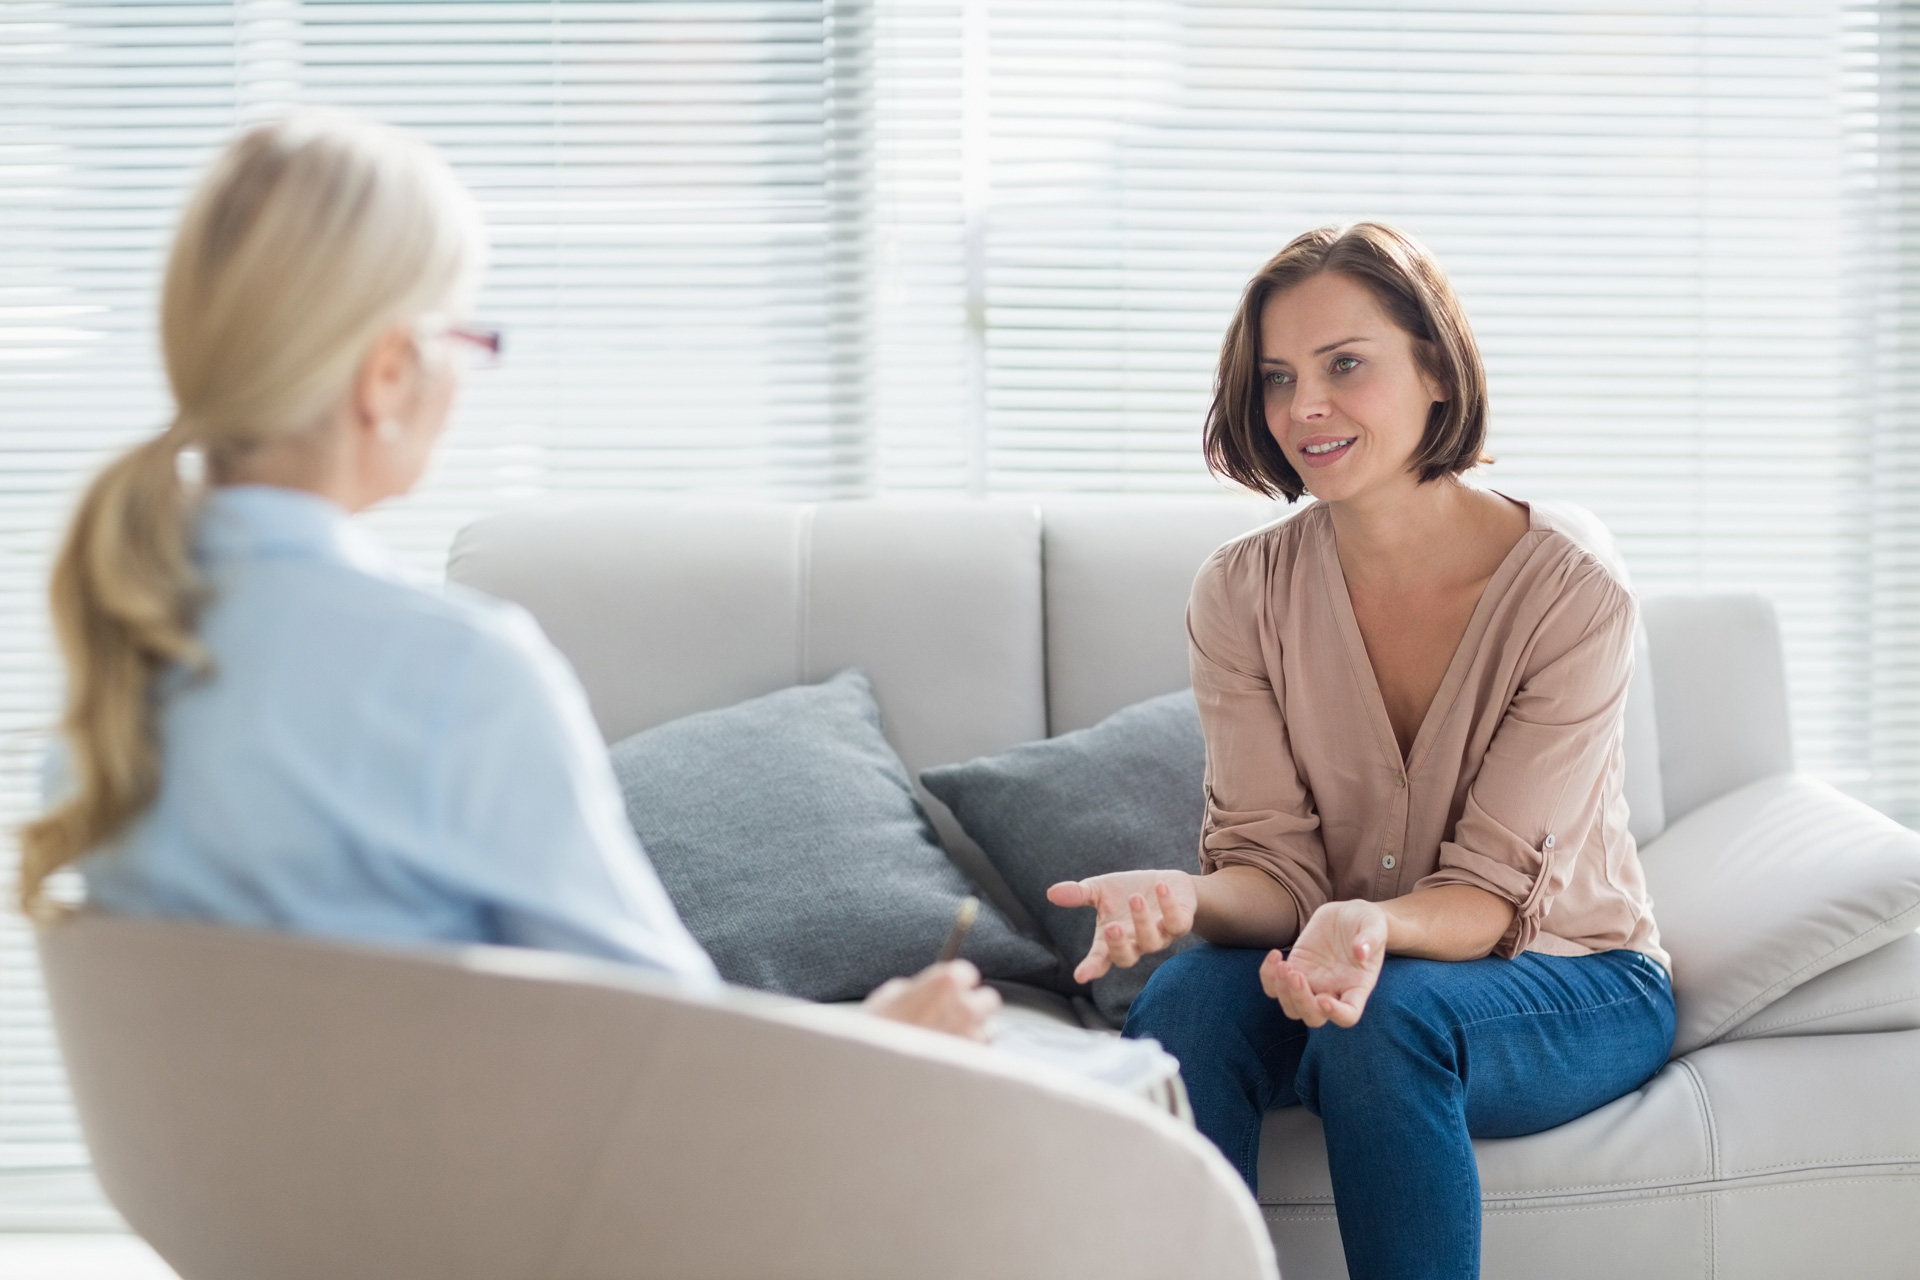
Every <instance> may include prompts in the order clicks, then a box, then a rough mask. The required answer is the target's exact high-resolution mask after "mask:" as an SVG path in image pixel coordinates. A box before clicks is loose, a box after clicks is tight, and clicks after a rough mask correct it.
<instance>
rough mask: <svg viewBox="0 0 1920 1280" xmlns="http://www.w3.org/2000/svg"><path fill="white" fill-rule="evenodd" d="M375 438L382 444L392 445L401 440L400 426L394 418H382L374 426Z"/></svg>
mask: <svg viewBox="0 0 1920 1280" xmlns="http://www.w3.org/2000/svg"><path fill="white" fill-rule="evenodd" d="M373 438H374V439H376V440H378V441H379V442H380V443H381V444H392V443H393V442H394V441H395V440H398V439H399V438H400V424H399V423H398V422H396V421H395V420H394V419H392V418H382V419H380V421H378V422H376V423H374V424H373Z"/></svg>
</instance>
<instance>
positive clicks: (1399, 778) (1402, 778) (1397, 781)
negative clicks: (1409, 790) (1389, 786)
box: [1393, 773, 1407, 787]
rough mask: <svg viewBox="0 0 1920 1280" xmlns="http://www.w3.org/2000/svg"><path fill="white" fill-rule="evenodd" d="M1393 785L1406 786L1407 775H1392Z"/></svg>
mask: <svg viewBox="0 0 1920 1280" xmlns="http://www.w3.org/2000/svg"><path fill="white" fill-rule="evenodd" d="M1393 785H1394V786H1396V787H1404V786H1406V785H1407V775H1406V774H1404V773H1401V774H1396V775H1394V779H1393Z"/></svg>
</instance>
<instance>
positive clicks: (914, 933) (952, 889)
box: [612, 670, 1054, 1000]
mask: <svg viewBox="0 0 1920 1280" xmlns="http://www.w3.org/2000/svg"><path fill="white" fill-rule="evenodd" d="M612 754H613V766H614V773H615V775H616V776H617V777H618V778H619V780H620V786H621V789H622V790H623V791H624V792H625V794H626V801H627V816H628V818H629V819H630V820H631V821H632V823H633V827H634V830H635V831H636V832H637V833H638V834H639V836H640V840H641V843H642V844H643V845H645V846H646V849H647V852H648V854H649V856H650V857H651V858H652V860H653V864H654V867H655V868H656V870H658V872H659V874H660V880H661V883H662V884H664V885H665V886H666V889H667V893H668V895H669V896H670V897H672V899H673V902H674V905H675V906H676V907H677V908H678V909H679V911H680V914H681V916H682V917H683V918H684V919H685V920H686V922H687V928H688V929H690V930H691V931H692V933H693V936H694V937H695V938H697V939H699V941H700V944H701V945H702V946H704V947H705V948H706V949H707V951H708V953H709V954H711V955H712V956H713V961H714V963H715V964H716V965H718V966H719V969H720V972H721V974H722V975H723V976H724V977H725V978H726V979H727V980H728V981H729V982H736V983H739V984H741V985H743V986H749V987H757V988H759V989H761V990H764V991H776V992H779V993H781V994H783V995H791V996H800V997H803V998H805V999H809V1000H845V999H852V998H856V997H859V996H863V995H865V994H866V993H867V992H868V991H871V990H872V989H873V988H874V987H876V986H878V985H880V984H881V983H882V982H884V981H886V980H887V979H888V978H891V977H895V976H899V975H904V974H911V973H915V972H918V971H919V970H920V969H922V968H924V967H925V966H927V965H928V964H930V963H932V962H933V960H934V958H935V957H936V956H937V955H938V954H939V952H940V945H941V942H942V940H943V939H944V938H945V937H946V934H947V930H948V929H949V927H950V926H951V925H952V922H953V918H954V913H955V911H956V909H957V908H958V907H959V905H960V902H961V900H962V899H963V898H965V897H966V895H967V892H968V885H967V881H966V877H965V876H963V875H962V874H961V873H960V871H959V869H958V868H956V867H955V866H954V865H953V864H952V863H951V862H949V861H948V860H947V857H946V854H945V853H944V852H943V851H942V850H941V848H940V845H939V843H938V842H937V840H936V839H935V836H934V832H933V828H932V826H931V825H930V824H929V823H928V821H927V817H926V814H925V813H924V812H923V811H922V810H921V808H920V806H919V804H918V803H917V802H916V801H915V799H914V794H913V788H912V786H911V784H910V783H909V782H908V780H907V770H906V766H905V765H903V764H902V763H901V761H900V757H899V756H897V755H895V754H894V751H893V748H892V747H891V746H889V745H888V743H887V740H886V738H885V737H884V736H883V735H882V733H881V728H880V712H879V708H878V707H876V706H875V705H874V700H873V690H872V688H871V686H870V685H869V684H868V683H867V678H866V676H865V675H863V674H862V673H860V672H859V671H855V670H848V671H843V672H841V673H840V674H839V675H837V676H835V677H833V678H832V679H831V680H827V681H824V682H823V683H820V684H817V685H796V686H794V687H793V688H790V689H783V690H781V691H779V692H778V693H772V694H768V695H766V696H765V697H761V698H754V699H750V700H749V701H746V702H743V703H740V704H739V705H737V706H733V707H727V708H723V709H721V710H718V711H703V712H700V713H698V714H696V715H691V716H686V717H684V718H682V719H679V720H675V721H671V722H669V723H667V724H663V725H659V726H656V727H654V728H652V729H647V730H644V731H643V732H640V733H637V734H634V735H633V736H632V737H630V738H626V739H623V740H622V741H621V742H619V743H617V744H616V745H615V746H614V747H613V753H612ZM962 954H963V955H964V956H965V957H966V958H967V959H969V960H972V961H973V962H974V963H975V964H977V965H978V966H979V967H980V971H981V972H982V973H983V974H985V975H986V976H988V977H995V978H1021V977H1031V976H1050V975H1051V973H1052V971H1053V968H1054V958H1053V954H1052V953H1051V952H1050V951H1048V950H1047V949H1046V948H1045V947H1043V946H1042V945H1040V944H1039V943H1037V942H1034V941H1032V940H1031V939H1028V938H1023V937H1021V936H1020V935H1019V934H1018V933H1017V932H1015V931H1014V929H1013V927H1012V926H1011V925H1010V924H1009V923H1008V921H1007V920H1006V918H1005V917H1004V916H1002V915H1001V914H1000V912H999V911H997V910H995V909H994V908H993V907H992V906H989V905H984V904H983V905H982V907H981V911H980V916H979V918H978V920H977V922H976V923H975V925H974V927H973V931H972V932H971V933H969V934H968V935H967V941H966V945H965V947H964V948H963V950H962Z"/></svg>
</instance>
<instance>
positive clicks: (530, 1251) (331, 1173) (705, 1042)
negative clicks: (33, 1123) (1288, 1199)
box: [39, 915, 1273, 1280]
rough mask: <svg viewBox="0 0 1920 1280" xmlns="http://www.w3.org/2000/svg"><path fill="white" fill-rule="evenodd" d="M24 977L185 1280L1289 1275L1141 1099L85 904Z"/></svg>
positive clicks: (892, 1034)
mask: <svg viewBox="0 0 1920 1280" xmlns="http://www.w3.org/2000/svg"><path fill="white" fill-rule="evenodd" d="M39 942H40V952H41V961H42V965H43V968H44V971H45V974H46V981H47V989H48V994H49V997H50V1001H51V1005H52V1009H53V1014H54V1021H55V1025H56V1027H57V1028H58V1031H59V1035H60V1042H61V1047H62V1049H63V1051H64V1053H65V1057H66V1063H67V1069H68V1073H69V1076H70V1078H71V1081H72V1085H73V1093H74V1099H75V1102H76V1104H77V1106H78V1109H79V1113H80V1119H81V1123H82V1125H83V1127H84V1129H85V1131H86V1135H87V1142H88V1145H89V1147H90V1148H91V1150H92V1152H93V1157H94V1163H95V1168H96V1169H97V1171H98V1174H99V1177H100V1180H101V1183H102V1185H103V1186H104V1187H105V1188H106V1191H107V1193H108V1195H109V1196H110V1197H111V1199H112V1200H113V1203H114V1205H115V1207H116V1208H118V1209H119V1210H120V1211H121V1213H122V1214H123V1215H124V1216H125V1217H126V1219H127V1221H128V1222H129V1223H131V1224H132V1225H133V1227H134V1228H135V1229H136V1230H137V1231H139V1232H140V1233H141V1235H143V1236H144V1237H146V1239H147V1240H148V1241H149V1242H150V1243H152V1244H153V1246H154V1247H155V1248H156V1249H157V1250H158V1251H159V1253H160V1254H161V1256H162V1257H164V1258H165V1259H166V1260H167V1261H168V1262H169V1263H170V1264H171V1265H173V1266H174V1267H175V1268H176V1269H177V1270H178V1271H179V1272H180V1274H181V1275H182V1276H185V1277H189V1278H190V1280H259V1277H263V1276H271V1277H274V1280H309V1278H311V1280H351V1278H353V1277H368V1278H369V1280H372V1278H375V1277H378V1278H380V1280H390V1278H392V1277H400V1276H405V1277H408V1280H440V1278H445V1280H494V1278H498V1280H526V1277H530V1276H540V1277H551V1278H553V1280H576V1278H578V1280H587V1278H588V1277H605V1276H616V1275H619V1276H627V1275H658V1276H676V1277H687V1278H692V1280H697V1278H699V1277H723V1276H724V1277H735V1276H746V1275H768V1274H775V1273H777V1274H780V1275H783V1276H793V1277H821V1278H823V1280H825V1278H827V1277H833V1278H835V1280H855V1278H858V1277H874V1278H875V1280H879V1278H882V1277H886V1278H891V1277H896V1276H951V1277H972V1276H982V1275H1022V1274H1033V1275H1057V1276H1069V1277H1071V1276H1084V1277H1089V1278H1092V1277H1114V1276H1127V1277H1134V1276H1137V1277H1154V1278H1155V1280H1157V1278H1158V1277H1161V1276H1166V1275H1176V1274H1199V1275H1209V1276H1227V1277H1235V1278H1239V1280H1253V1278H1254V1277H1268V1278H1270V1277H1271V1276H1272V1274H1273V1260H1272V1251H1271V1246H1270V1244H1269V1242H1268V1238H1267V1234H1266V1231H1265V1229H1264V1227H1263V1225H1262V1223H1261V1220H1260V1216H1259V1211H1258V1209H1257V1208H1256V1207H1255V1205H1254V1203H1253V1200H1252V1197H1250V1196H1249V1195H1248V1194H1247V1192H1246V1188H1245V1186H1244V1185H1243V1184H1242V1183H1241V1182H1240V1180H1239V1178H1238V1176H1237V1175H1236V1174H1235V1173H1234V1172H1233V1170H1232V1169H1231V1167H1230V1166H1228V1165H1227V1163H1226V1162H1225V1161H1224V1160H1223V1159H1221V1158H1220V1156H1219V1155H1218V1153H1217V1152H1215V1151H1214V1150H1213V1149H1212V1148H1211V1146H1209V1145H1208V1144H1207V1143H1206V1141H1205V1140H1204V1139H1202V1138H1201V1137H1200V1136H1199V1135H1198V1134H1197V1133H1195V1132H1194V1131H1192V1130H1191V1129H1189V1128H1187V1127H1186V1126H1184V1125H1182V1124H1180V1123H1178V1122H1176V1121H1174V1120H1173V1119H1172V1117H1170V1116H1167V1115H1164V1114H1161V1113H1158V1112H1155V1111H1153V1110H1152V1109H1150V1108H1149V1107H1147V1106H1146V1104H1144V1103H1141V1102H1138V1101H1135V1100H1134V1099H1132V1098H1130V1097H1127V1096H1125V1095H1122V1094H1119V1093H1116V1092H1113V1091H1111V1090H1106V1089H1102V1088H1099V1087H1097V1086H1079V1085H1077V1084H1076V1083H1074V1082H1072V1081H1070V1080H1067V1079H1066V1078H1064V1077H1061V1076H1059V1075H1056V1074H1054V1073H1052V1072H1050V1071H1048V1070H1045V1069H1043V1068H1040V1067H1033V1066H1026V1065H1023V1064H1022V1063H1020V1062H1018V1061H1015V1060H1011V1059H1008V1058H1007V1057H1005V1056H1004V1055H997V1054H993V1053H990V1052H988V1051H986V1050H984V1049H981V1048H979V1047H977V1046H973V1045H970V1044H965V1043H962V1042H960V1041H957V1040H949V1039H947V1038H945V1037H940V1036H935V1035H933V1034H931V1033H927V1032H919V1031H915V1030H913V1029H911V1028H907V1027H898V1026H894V1025H892V1024H888V1023H882V1022H880V1021H879V1020H877V1019H872V1018H867V1017H863V1016H861V1015H859V1014H857V1013H854V1012H852V1011H849V1010H842V1009H833V1008H822V1007H820V1006H807V1005H798V1004H794V1003H790V1002H784V1001H782V1002H775V1001H772V1000H770V999H767V998H763V997H754V996H748V995H738V996H735V997H730V998H729V999H728V1000H727V1001H725V1002H718V1003H716V1002H708V1001H703V1000H695V999H689V998H686V997H683V996H679V995H676V994H674V993H673V992H672V991H670V990H666V989H663V988H661V987H660V986H658V985H655V984H651V983H649V982H648V981H647V980H646V979H645V978H644V977H642V976H639V975H636V974H634V973H631V972H629V971H627V970H625V969H623V968H620V967H618V966H612V965H602V964H597V963H594V962H591V961H583V960H575V959H573V958H570V957H563V956H551V955H543V954H539V953H532V952H517V951H501V950H496V949H475V950H471V951H460V952H452V951H449V952H419V953H416V952H394V951H382V950H375V949H365V948H359V947H351V946H343V945H338V944H333V943H323V942H314V941H309V940H304V939H295V938H291V937H286V936H281V935H272V934H261V933H253V932H246V931H237V930H230V929H222V928H216V927H211V926H205V925H194V924H183V923H178V922H162V921H148V920H135V919H113V918H104V917H90V916H86V915H82V916H79V917H77V918H75V919H72V920H68V921H64V922H61V923H58V924H54V925H51V926H46V927H44V928H43V929H42V930H41V932H40V939H39Z"/></svg>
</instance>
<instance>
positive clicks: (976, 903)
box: [935, 897, 980, 964]
mask: <svg viewBox="0 0 1920 1280" xmlns="http://www.w3.org/2000/svg"><path fill="white" fill-rule="evenodd" d="M979 915H980V899H978V898H974V897H966V898H962V899H960V907H959V909H958V910H957V911H955V912H954V913H953V928H951V929H949V930H947V941H946V945H944V946H942V947H941V948H940V959H939V960H937V961H935V963H936V964H946V963H947V962H948V961H950V960H958V959H959V958H960V944H961V943H963V942H965V941H966V940H967V930H969V929H971V928H973V922H974V920H975V919H976V918H977V917H978V916H979Z"/></svg>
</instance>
